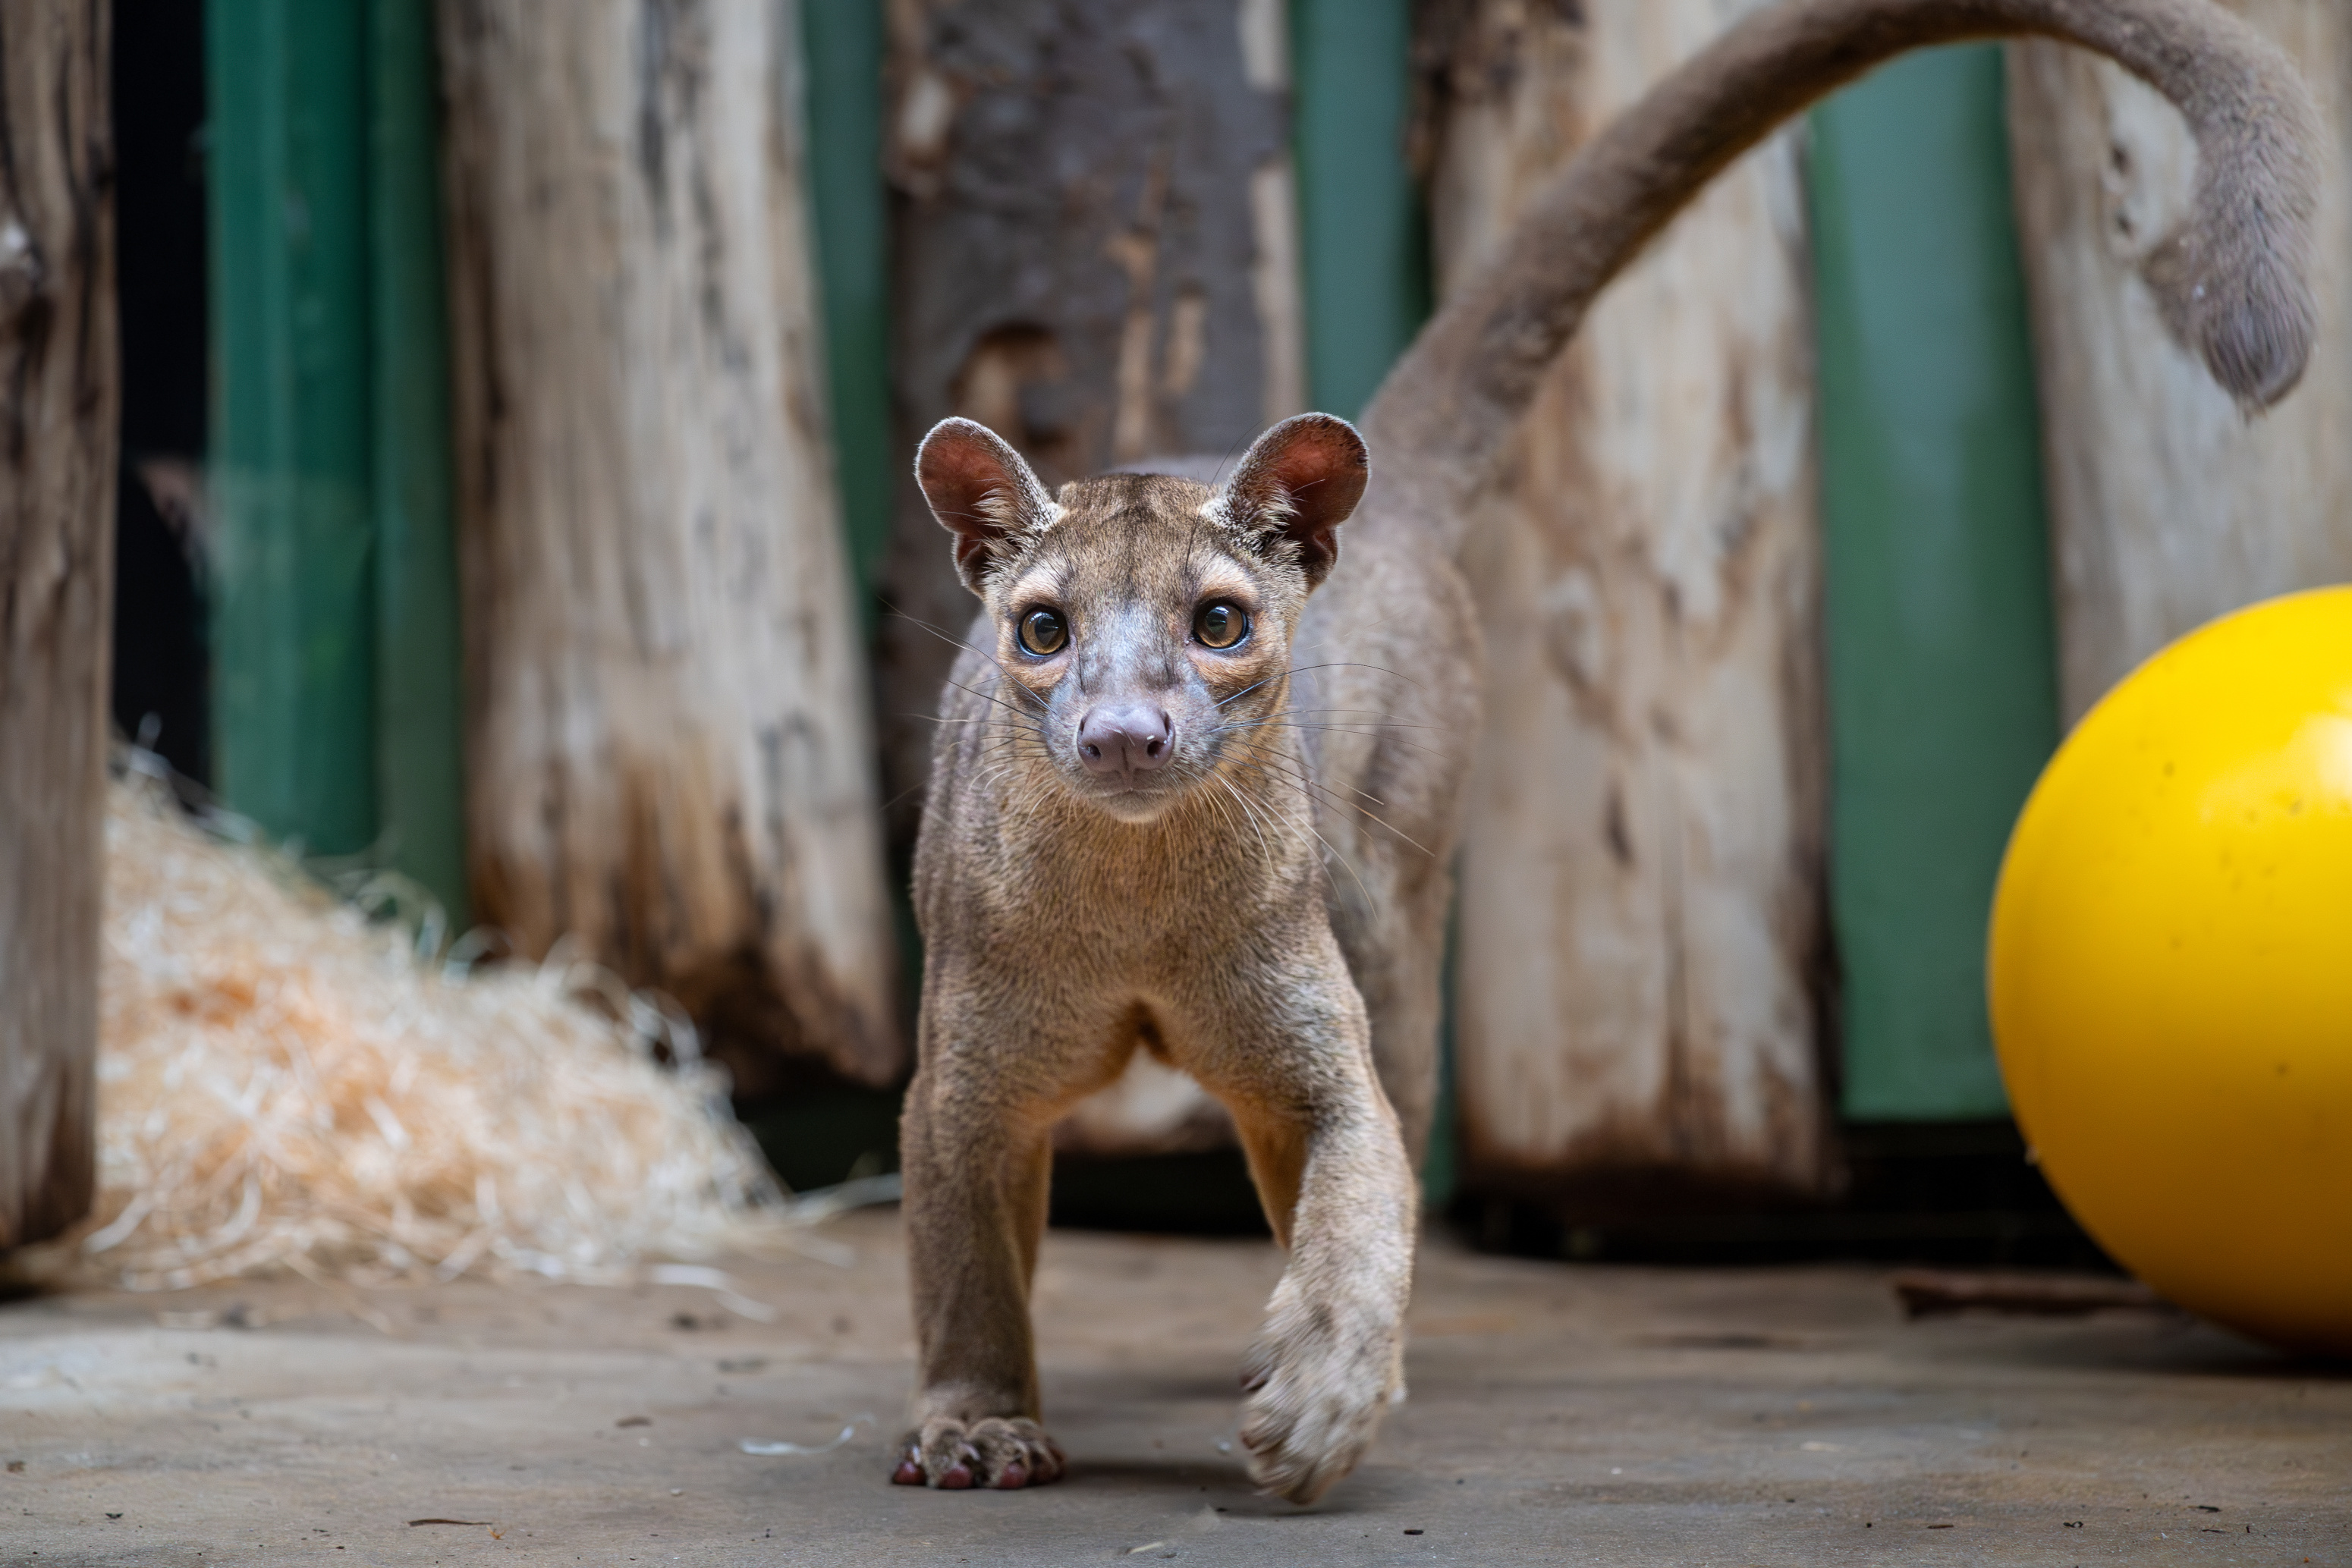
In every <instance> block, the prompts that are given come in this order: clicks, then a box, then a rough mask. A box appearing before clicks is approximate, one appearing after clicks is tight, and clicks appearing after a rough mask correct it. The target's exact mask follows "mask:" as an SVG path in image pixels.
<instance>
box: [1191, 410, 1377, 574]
mask: <svg viewBox="0 0 2352 1568" xmlns="http://www.w3.org/2000/svg"><path fill="white" fill-rule="evenodd" d="M1370 477H1371V462H1370V458H1369V457H1368V456H1367V455H1365V452H1364V438H1363V437H1362V436H1360V435H1359V434H1356V427H1355V426H1354V425H1352V424H1349V423H1348V422H1347V421H1346V420H1344V419H1338V418H1334V417H1333V416H1332V415H1330V414H1328V413H1302V414H1297V415H1295V416H1294V417H1292V418H1289V419H1286V420H1284V421H1283V422H1282V423H1280V424H1277V425H1276V426H1275V427H1274V428H1273V429H1272V430H1269V431H1267V432H1266V433H1265V434H1264V435H1261V436H1259V437H1258V438H1257V440H1256V441H1255V442H1254V443H1253V444H1251V446H1250V449H1249V453H1248V455H1246V456H1244V458H1243V459H1242V462H1241V466H1240V467H1239V468H1237V469H1235V470H1234V480H1233V483H1232V484H1230V485H1228V486H1225V490H1224V495H1223V497H1222V499H1223V504H1224V509H1225V518H1226V520H1227V521H1228V522H1229V523H1231V524H1232V526H1233V527H1234V528H1237V529H1239V530H1241V532H1243V533H1244V534H1246V535H1248V536H1250V537H1251V538H1257V539H1281V540H1284V541H1286V543H1287V544H1288V545H1289V547H1290V549H1291V552H1292V557H1293V559H1296V560H1297V562H1298V567H1299V570H1302V571H1304V572H1305V573H1306V574H1307V587H1309V588H1313V587H1314V586H1315V585H1316V584H1317V583H1318V582H1321V581H1322V580H1324V578H1326V577H1328V576H1329V575H1330V571H1331V568H1332V566H1333V565H1334V564H1335V563H1336V562H1337V561H1338V560H1339V525H1340V524H1341V523H1344V522H1346V521H1347V520H1348V517H1349V514H1350V513H1352V512H1354V511H1355V509H1356V503H1357V502H1359V501H1360V500H1362V499H1363V498H1364V485H1365V483H1366V481H1368V480H1369V479H1370Z"/></svg>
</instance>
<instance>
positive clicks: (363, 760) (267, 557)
mask: <svg viewBox="0 0 2352 1568" xmlns="http://www.w3.org/2000/svg"><path fill="white" fill-rule="evenodd" d="M363 21H364V13H363V10H362V7H361V6H360V5H358V4H357V3H356V0H211V3H210V4H208V5H206V6H205V87H206V99H207V101H208V103H209V106H210V137H209V141H210V148H211V156H212V167H211V180H210V186H211V214H210V215H211V222H212V242H211V244H212V278H211V287H212V313H213V326H214V340H213V344H214V346H213V352H214V363H213V373H214V397H213V437H212V439H213V450H212V460H211V475H210V482H211V494H212V503H213V511H214V519H215V556H214V564H215V571H216V574H217V575H216V580H215V591H216V598H215V607H214V615H213V625H214V636H215V645H214V658H215V672H216V674H215V679H216V682H217V686H216V691H215V752H214V756H215V758H216V765H215V778H216V779H217V780H218V782H219V786H220V789H221V793H222V794H223V795H224V796H225V797H226V799H227V800H228V803H229V804H230V805H231V806H233V807H235V808H236V809H237V810H241V811H244V812H246V813H247V814H248V815H250V816H252V817H254V818H256V819H257V820H258V821H259V822H260V823H261V825H262V826H263V827H264V828H265V829H267V830H268V831H270V832H272V833H273V834H276V835H278V836H280V837H283V838H289V839H297V840H299V841H301V842H302V844H303V845H304V846H305V847H307V848H308V849H310V850H311V851H313V852H328V853H348V852H352V851H356V850H360V849H362V848H364V847H366V846H367V844H368V843H369V842H370V841H372V840H373V838H374V837H375V830H376V811H375V776H374V775H375V748H374V710H375V694H374V668H373V666H374V648H373V628H374V624H375V618H374V593H375V583H374V559H373V556H374V552H373V541H372V536H373V527H372V524H371V511H372V507H371V497H370V495H369V486H368V448H369V443H370V441H371V439H372V436H373V429H372V425H371V423H370V415H369V407H368V402H369V398H368V376H367V355H368V268H367V201H366V191H367V179H366V175H367V145H366V135H365V121H364V118H363V116H364V107H363V106H364V105H365V103H366V94H367V73H366V69H365V49H364V44H365V29H364V26H363Z"/></svg>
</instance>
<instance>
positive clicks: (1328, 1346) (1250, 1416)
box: [1241, 1296, 1404, 1505]
mask: <svg viewBox="0 0 2352 1568" xmlns="http://www.w3.org/2000/svg"><path fill="white" fill-rule="evenodd" d="M1378 1319H1379V1314H1377V1313H1369V1314H1368V1313H1360V1312H1359V1313H1347V1312H1335V1311H1333V1310H1332V1309H1330V1308H1328V1307H1312V1308H1310V1307H1307V1306H1304V1305H1302V1304H1300V1303H1298V1302H1297V1301H1291V1302H1284V1301H1282V1300H1281V1299H1280V1297H1279V1296H1277V1298H1276V1306H1275V1312H1274V1315H1273V1317H1272V1319H1271V1320H1269V1321H1268V1322H1267V1323H1266V1326H1265V1332H1264V1333H1262V1334H1260V1335H1259V1338H1258V1342H1257V1343H1256V1345H1255V1346H1254V1347H1253V1348H1252V1349H1251V1351H1250V1354H1249V1359H1248V1361H1247V1362H1246V1363H1245V1364H1244V1367H1243V1371H1242V1386H1243V1387H1244V1389H1246V1390H1248V1392H1249V1395H1250V1398H1249V1403H1248V1404H1247V1406H1244V1410H1243V1414H1242V1431H1241V1438H1242V1447H1243V1448H1245V1449H1247V1450H1248V1451H1249V1472H1250V1479H1252V1480H1254V1481H1255V1482H1256V1483H1257V1484H1258V1485H1259V1487H1261V1488H1262V1489H1264V1490H1266V1491H1269V1492H1271V1493H1273V1494H1274V1495H1275V1496H1276V1497H1279V1498H1282V1499H1284V1500H1287V1501H1290V1502H1295V1503H1299V1504H1302V1505H1303V1504H1306V1503H1310V1502H1313V1501H1314V1500H1316V1499H1317V1498H1318V1497H1320V1496H1322V1495H1323V1493H1324V1492H1325V1490H1328V1488H1329V1487H1330V1486H1331V1484H1332V1483H1333V1482H1334V1481H1337V1480H1339V1479H1340V1478H1341V1477H1342V1476H1345V1475H1346V1474H1347V1473H1348V1472H1349V1470H1351V1469H1355V1467H1356V1461H1357V1460H1358V1459H1359V1458H1361V1457H1362V1456H1363V1452H1364V1449H1365V1448H1367V1447H1368V1446H1369V1445H1370V1442H1371V1440H1372V1434H1373V1433H1374V1431H1376V1430H1377V1429H1378V1428H1379V1427H1380V1422H1381V1413H1382V1412H1383V1411H1384V1410H1385V1409H1386V1408H1387V1407H1388V1406H1390V1405H1391V1404H1392V1403H1394V1402H1395V1401H1396V1400H1398V1399H1401V1398H1402V1397H1403V1393H1404V1382H1403V1377H1402V1336H1401V1335H1400V1334H1399V1333H1398V1332H1397V1327H1396V1325H1395V1324H1394V1323H1392V1322H1390V1323H1382V1322H1380V1321H1378ZM1349 1320H1354V1321H1352V1322H1351V1321H1349Z"/></svg>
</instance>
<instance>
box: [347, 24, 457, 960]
mask: <svg viewBox="0 0 2352 1568" xmlns="http://www.w3.org/2000/svg"><path fill="white" fill-rule="evenodd" d="M368 27H369V36H368V74H369V89H370V90H369V124H368V130H369V166H368V174H369V183H368V225H369V239H370V244H369V251H370V260H371V262H372V263H373V268H372V273H371V279H370V281H371V289H370V314H371V319H372V339H373V345H372V346H373V381H372V387H373V423H374V432H373V453H372V462H373V492H374V506H375V529H376V552H377V553H376V559H377V569H376V640H375V646H376V670H375V674H376V681H375V697H376V732H375V733H376V763H375V779H376V789H377V800H378V803H379V805H380V807H381V810H382V814H383V826H384V828H385V829H386V830H387V834H386V845H385V847H386V849H387V850H388V852H389V853H390V858H391V863H392V865H393V867H394V869H396V870H398V871H401V872H404V873H406V874H408V875H409V876H411V877H414V878H415V880H416V881H418V882H420V883H424V884H425V887H426V888H428V889H430V890H431V891H432V893H433V894H434V896H435V897H436V898H438V899H439V900H440V901H441V903H442V904H443V906H444V907H445V908H446V910H447V911H448V914H449V917H450V920H451V922H452V924H453V925H464V923H465V919H466V835H465V817H464V813H465V773H464V764H463V759H462V758H461V755H460V746H459V737H460V734H461V731H462V703H463V697H462V694H461V691H460V686H459V680H460V676H459V656H458V649H459V646H460V638H459V632H458V619H457V547H456V540H455V537H454V534H453V532H452V528H451V523H450V518H451V508H452V504H453V503H452V499H451V490H450V475H449V364H448V341H449V338H448V325H447V319H446V309H445V308H444V295H443V287H442V272H441V182H440V161H439V155H438V151H437V139H436V129H437V127H436V116H435V110H436V103H437V101H438V94H437V90H436V73H435V63H434V53H433V0H368Z"/></svg>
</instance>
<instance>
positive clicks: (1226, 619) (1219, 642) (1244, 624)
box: [1192, 599, 1250, 650]
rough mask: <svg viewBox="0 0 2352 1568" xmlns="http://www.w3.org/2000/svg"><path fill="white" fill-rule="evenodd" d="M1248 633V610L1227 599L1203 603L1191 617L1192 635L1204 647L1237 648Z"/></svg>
mask: <svg viewBox="0 0 2352 1568" xmlns="http://www.w3.org/2000/svg"><path fill="white" fill-rule="evenodd" d="M1249 634H1250V619H1249V612H1248V611H1246V610H1244V609H1243V608H1242V607H1241V606H1240V605H1238V604H1235V603H1233V602H1232V601H1229V600H1223V599H1220V600H1217V601H1215V602H1213V603H1210V604H1203V605H1202V606H1201V612H1200V613H1199V614H1197V615H1195V616H1193V617H1192V635H1193V636H1194V637H1195V638H1197V639H1199V641H1200V643H1201V645H1202V647H1204V648H1216V649H1220V650H1223V649H1227V648H1238V647H1240V646H1241V645H1242V643H1243V642H1244V640H1245V639H1246V638H1247V637H1248V636H1249Z"/></svg>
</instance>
